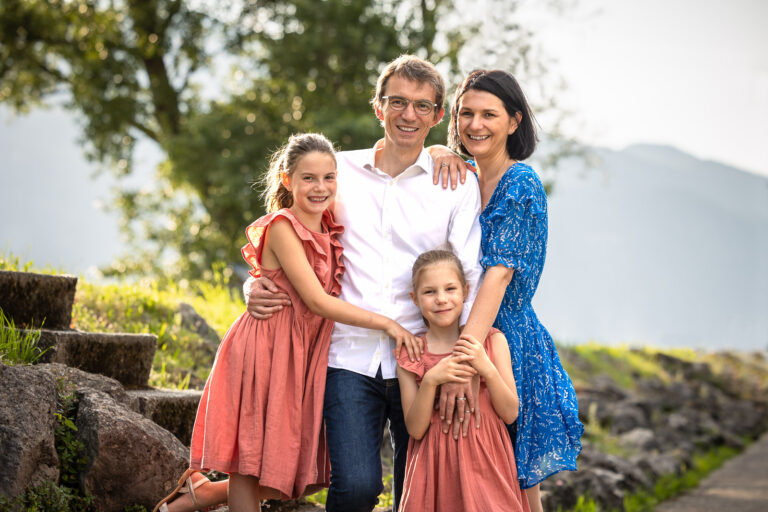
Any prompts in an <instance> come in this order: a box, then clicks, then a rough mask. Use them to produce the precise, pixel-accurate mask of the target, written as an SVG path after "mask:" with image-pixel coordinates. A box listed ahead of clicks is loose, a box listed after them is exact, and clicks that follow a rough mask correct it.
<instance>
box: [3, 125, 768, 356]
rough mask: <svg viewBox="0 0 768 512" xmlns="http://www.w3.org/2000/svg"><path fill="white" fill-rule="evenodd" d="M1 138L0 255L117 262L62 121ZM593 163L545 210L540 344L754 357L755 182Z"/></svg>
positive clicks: (568, 179) (654, 162)
mask: <svg viewBox="0 0 768 512" xmlns="http://www.w3.org/2000/svg"><path fill="white" fill-rule="evenodd" d="M2 113H3V112H2V110H0V114H2ZM41 120H42V121H43V122H41ZM12 126H13V129H12V130H10V129H8V128H7V125H6V126H3V125H2V124H0V251H5V252H7V251H8V250H10V251H12V252H14V253H15V254H17V255H20V256H22V257H24V258H25V259H32V260H34V261H35V263H36V264H38V265H45V264H52V265H54V266H56V267H59V268H63V269H64V270H66V271H68V272H72V273H76V274H77V273H82V272H84V271H85V270H86V269H87V268H88V267H90V266H99V265H105V264H107V263H109V262H110V261H111V260H112V259H113V258H115V257H116V256H118V255H119V254H121V253H123V252H124V251H125V250H126V249H125V246H124V245H123V243H122V242H121V240H120V238H119V236H118V229H117V226H118V219H117V216H116V215H115V214H107V213H104V212H103V211H102V210H101V209H99V208H98V207H97V203H108V202H109V201H110V198H111V197H112V196H111V193H110V188H111V187H113V186H114V185H115V183H114V181H113V180H112V179H110V178H107V177H103V178H101V179H99V180H96V181H94V180H91V179H90V178H89V175H90V174H92V173H93V170H94V169H93V166H92V165H90V164H87V163H85V162H84V161H83V159H82V156H81V155H82V151H81V149H80V148H79V147H78V146H77V144H74V143H73V139H74V138H75V136H76V134H77V133H78V131H77V128H76V126H75V125H74V124H73V122H72V120H71V116H69V115H67V114H65V113H61V112H58V113H57V112H52V113H51V112H48V113H46V112H36V113H33V114H31V115H30V116H28V117H24V118H20V119H16V120H14V122H13V124H12ZM594 155H595V156H596V157H597V160H598V163H597V164H596V165H594V166H593V167H590V168H587V169H585V168H584V164H583V162H580V161H570V162H565V163H564V165H563V166H562V170H561V172H559V173H558V174H557V182H556V184H555V190H554V192H553V194H552V195H551V198H550V239H549V248H548V256H547V264H546V266H545V268H544V274H543V277H542V281H541V285H540V287H539V291H538V293H537V296H536V299H535V306H536V310H537V313H538V315H539V317H540V318H541V320H542V321H543V323H544V325H545V326H547V327H548V328H549V330H550V331H551V332H552V334H553V335H554V336H555V337H556V338H557V339H559V340H561V341H565V342H569V341H585V340H589V339H595V340H599V341H603V342H621V341H627V342H638V343H648V344H655V345H659V346H672V345H677V346H699V347H719V348H722V347H733V348H739V349H765V348H766V347H768V177H766V176H758V175H754V174H750V173H747V172H743V171H741V170H739V169H735V168H732V167H728V166H725V165H722V164H719V163H716V162H708V161H702V160H698V159H696V158H693V157H692V156H690V155H687V154H685V153H682V152H680V151H678V150H676V149H674V148H670V147H662V146H647V145H646V146H631V147H629V148H627V149H625V150H623V151H610V150H605V149H595V150H594ZM139 157H140V162H141V158H144V159H145V161H146V160H147V159H149V158H148V157H147V156H146V152H145V153H142V154H140V155H139ZM144 167H145V169H144V171H143V177H141V176H140V177H139V179H140V180H142V179H143V180H145V181H146V182H147V183H150V182H151V181H150V180H151V178H150V177H149V175H150V173H151V166H149V165H144Z"/></svg>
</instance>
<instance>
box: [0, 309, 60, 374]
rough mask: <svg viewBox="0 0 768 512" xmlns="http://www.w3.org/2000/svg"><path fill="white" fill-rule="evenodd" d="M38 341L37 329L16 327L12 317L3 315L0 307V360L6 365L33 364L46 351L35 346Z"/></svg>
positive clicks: (38, 333) (38, 332) (38, 331)
mask: <svg viewBox="0 0 768 512" xmlns="http://www.w3.org/2000/svg"><path fill="white" fill-rule="evenodd" d="M39 341H40V330H39V329H34V328H28V329H23V330H19V329H16V324H15V322H14V321H13V319H11V318H8V317H7V316H5V313H4V312H3V309H2V308H0V362H2V363H4V364H7V365H14V364H33V363H34V362H35V361H37V360H38V359H40V358H41V357H42V356H43V354H45V353H46V352H47V351H48V349H47V348H46V349H45V350H43V349H41V348H40V347H38V346H37V344H38V342H39Z"/></svg>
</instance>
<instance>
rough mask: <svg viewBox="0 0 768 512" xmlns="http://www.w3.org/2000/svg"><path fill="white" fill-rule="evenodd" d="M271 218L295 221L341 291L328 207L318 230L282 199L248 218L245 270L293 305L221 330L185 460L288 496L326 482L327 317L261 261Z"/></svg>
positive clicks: (337, 230) (313, 257)
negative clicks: (281, 204)
mask: <svg viewBox="0 0 768 512" xmlns="http://www.w3.org/2000/svg"><path fill="white" fill-rule="evenodd" d="M277 219H287V220H288V221H289V222H290V223H291V225H292V226H293V228H294V229H295V230H296V234H298V236H299V238H300V239H301V240H302V242H303V244H304V251H305V252H306V255H307V260H308V261H309V263H310V265H311V266H312V268H313V269H314V271H315V274H316V275H317V278H318V280H319V281H320V283H321V284H322V286H323V288H324V289H325V291H326V292H327V293H329V294H331V295H334V296H337V295H338V294H339V292H340V291H341V275H342V274H343V272H344V266H343V264H342V262H341V253H342V247H341V243H340V242H339V240H338V237H339V235H340V234H341V233H342V232H343V231H344V228H343V227H341V226H340V225H338V224H336V223H335V222H334V220H333V217H332V215H331V213H330V212H328V211H326V212H325V213H324V214H323V221H322V225H323V231H324V232H323V233H316V232H313V231H310V230H309V229H308V228H307V227H306V226H304V225H303V224H302V223H301V222H300V221H299V220H298V219H297V218H296V216H295V215H294V214H293V212H291V211H290V210H287V209H284V210H280V211H278V212H275V213H272V214H269V215H266V216H264V217H262V218H260V219H258V220H257V221H255V222H254V223H253V224H251V225H250V226H249V227H248V229H247V230H246V235H247V236H248V240H249V243H248V244H246V245H245V246H244V247H243V250H242V252H243V256H244V257H245V260H246V261H247V262H248V263H249V264H250V265H251V266H253V270H252V271H251V274H253V275H254V276H259V275H263V276H265V277H268V278H269V279H271V280H272V281H273V282H274V283H275V285H277V286H278V287H279V288H280V289H281V290H282V291H284V292H285V293H287V294H288V295H289V296H290V299H291V307H287V308H283V309H282V310H280V311H279V312H277V313H275V314H274V315H273V316H272V317H271V318H269V319H267V320H257V319H255V318H253V317H252V316H251V315H250V314H249V313H248V312H245V313H243V314H242V315H240V317H239V318H238V319H237V320H236V321H235V323H234V324H232V326H231V327H230V328H229V330H228V331H227V333H226V335H225V336H224V339H222V341H221V345H219V349H218V352H217V353H216V359H215V361H214V363H213V368H212V369H211V374H210V376H209V377H208V381H207V382H206V384H205V389H204V390H203V396H202V399H201V400H200V405H199V407H198V410H197V417H196V419H195V427H194V431H193V433H192V445H191V448H190V467H191V468H193V469H205V470H216V471H221V472H224V473H233V472H234V473H239V474H243V475H252V476H255V477H258V478H259V479H260V484H261V485H262V486H266V487H271V488H273V489H277V490H278V491H280V493H281V494H282V495H283V499H291V498H296V497H299V496H302V495H304V494H307V493H311V492H315V491H316V490H318V489H319V487H321V486H324V487H327V486H328V484H329V482H330V471H329V464H328V457H327V453H326V443H325V432H324V430H323V418H322V415H323V395H324V392H325V375H326V370H327V366H328V347H329V345H330V338H331V330H332V328H333V322H332V321H330V320H327V319H324V318H322V317H319V316H317V315H315V314H313V313H312V312H311V311H309V309H308V308H307V306H306V305H305V304H304V302H303V301H302V300H301V297H299V295H298V293H297V292H296V290H295V289H294V288H293V286H292V285H291V283H290V282H289V281H288V278H287V277H286V275H285V274H284V273H283V271H282V269H278V270H268V269H264V268H261V269H260V268H259V267H260V265H259V263H260V261H261V254H262V250H263V248H264V241H265V235H267V233H268V227H269V225H270V224H271V223H272V222H274V221H276V220H277Z"/></svg>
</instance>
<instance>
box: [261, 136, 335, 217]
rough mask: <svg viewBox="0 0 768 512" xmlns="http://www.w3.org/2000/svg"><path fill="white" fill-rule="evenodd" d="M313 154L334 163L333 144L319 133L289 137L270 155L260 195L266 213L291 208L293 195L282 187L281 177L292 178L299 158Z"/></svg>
mask: <svg viewBox="0 0 768 512" xmlns="http://www.w3.org/2000/svg"><path fill="white" fill-rule="evenodd" d="M315 152H317V153H326V154H328V155H331V156H332V157H333V160H334V162H335V161H336V156H335V155H334V149H333V143H331V141H329V140H328V139H327V138H326V137H325V135H322V134H320V133H299V134H294V135H291V137H290V138H289V139H288V142H286V143H285V145H284V146H283V147H281V148H280V149H278V150H277V151H275V152H274V153H273V154H272V157H271V158H270V160H269V169H267V172H266V173H265V174H264V178H263V180H262V183H263V185H264V192H262V194H261V196H262V197H263V198H264V203H265V205H266V207H267V212H268V213H272V212H276V211H277V210H280V209H282V208H290V207H291V206H293V195H292V194H291V191H290V190H288V189H287V188H285V185H283V175H287V176H292V175H293V172H294V171H295V170H296V163H297V162H298V161H299V160H300V159H301V157H303V156H305V155H306V154H308V153H315Z"/></svg>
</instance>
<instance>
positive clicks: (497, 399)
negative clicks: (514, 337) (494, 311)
mask: <svg viewBox="0 0 768 512" xmlns="http://www.w3.org/2000/svg"><path fill="white" fill-rule="evenodd" d="M491 343H492V346H493V358H494V359H493V361H491V359H490V358H489V357H488V354H487V353H486V351H485V349H484V348H483V344H482V343H480V342H479V341H477V339H475V338H474V337H472V336H468V335H462V337H461V339H460V340H459V341H458V342H457V343H456V347H455V349H454V352H455V353H456V354H463V355H466V356H471V357H472V359H471V360H470V364H471V365H472V367H473V368H474V369H475V370H477V372H478V373H479V374H480V376H481V377H483V379H484V380H485V385H486V386H487V387H488V392H489V393H490V395H491V403H492V404H493V408H494V410H495V411H496V414H498V415H499V417H500V418H501V419H502V420H503V421H504V423H507V424H509V423H512V422H514V421H515V420H516V419H517V413H518V405H519V401H518V397H517V388H516V386H515V377H514V375H513V374H512V361H511V358H510V355H509V347H508V346H507V339H506V338H505V337H504V335H503V334H501V333H496V334H494V335H493V336H492V337H491Z"/></svg>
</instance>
